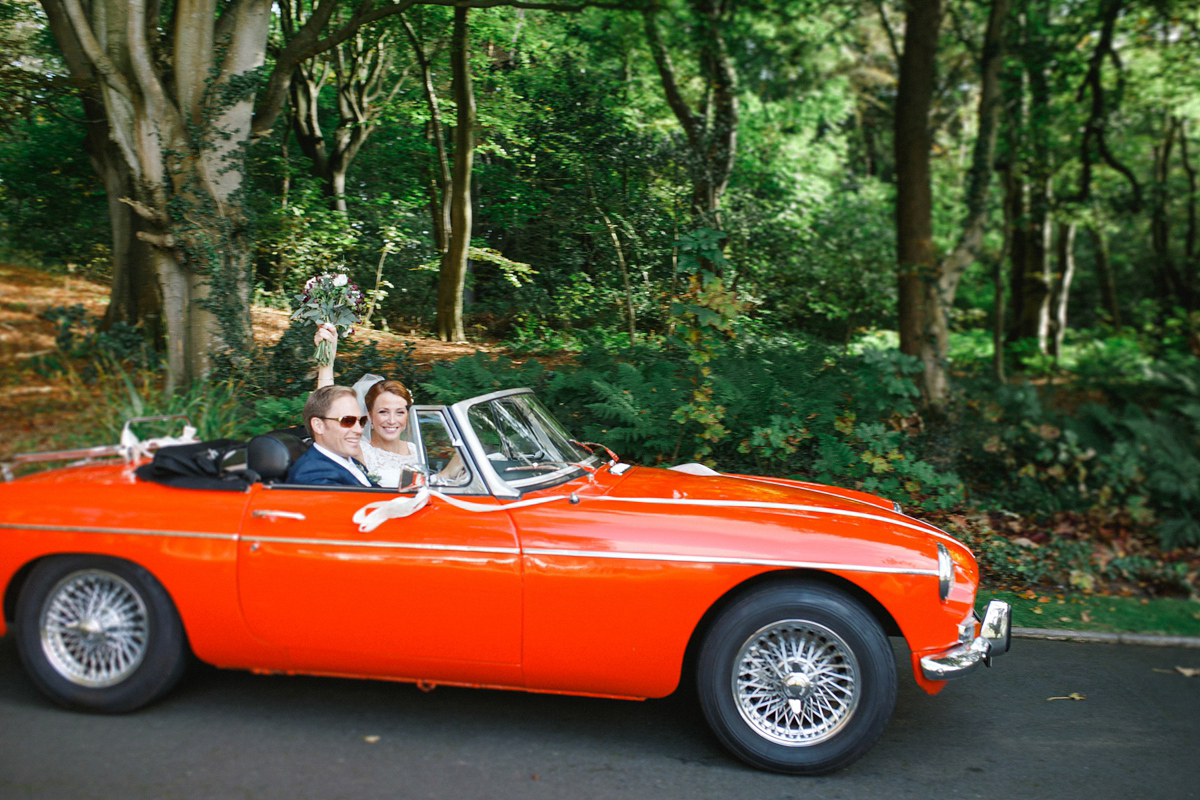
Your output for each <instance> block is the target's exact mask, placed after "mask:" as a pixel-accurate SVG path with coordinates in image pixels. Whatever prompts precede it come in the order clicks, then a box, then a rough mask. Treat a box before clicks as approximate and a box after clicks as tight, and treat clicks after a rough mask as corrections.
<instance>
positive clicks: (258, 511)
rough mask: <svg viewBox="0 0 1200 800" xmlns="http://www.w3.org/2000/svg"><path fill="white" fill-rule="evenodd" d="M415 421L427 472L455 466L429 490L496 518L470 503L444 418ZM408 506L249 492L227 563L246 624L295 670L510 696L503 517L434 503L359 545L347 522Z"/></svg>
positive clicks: (512, 614)
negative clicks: (477, 688)
mask: <svg viewBox="0 0 1200 800" xmlns="http://www.w3.org/2000/svg"><path fill="white" fill-rule="evenodd" d="M419 416H420V417H421V422H420V424H421V431H422V435H421V439H422V443H423V445H424V444H425V440H426V439H427V440H428V441H429V443H430V444H431V447H430V451H432V445H433V443H435V442H437V443H440V444H439V446H440V447H441V449H440V450H439V457H438V459H435V461H434V464H435V466H436V464H437V463H438V461H439V460H440V461H441V462H448V461H450V460H451V459H452V458H453V456H454V455H455V454H456V453H457V454H458V455H459V456H460V460H461V462H462V463H461V465H460V466H461V469H459V468H458V466H459V465H456V469H455V474H454V475H453V476H451V477H445V476H438V475H437V474H435V475H433V476H431V477H430V482H431V483H433V484H435V488H438V489H439V490H441V491H445V492H448V493H457V494H466V495H468V497H469V499H470V501H471V502H473V503H480V504H497V505H498V503H497V501H496V500H495V499H494V498H493V497H491V496H490V495H482V494H478V493H477V492H478V491H479V486H480V485H481V484H480V482H479V481H477V480H475V475H474V472H475V470H474V467H473V464H472V463H471V461H470V459H469V457H468V455H467V453H466V452H465V450H463V449H462V448H461V440H459V438H458V437H457V436H455V435H454V434H453V428H452V427H450V421H449V419H448V418H446V417H445V416H444V415H443V413H442V412H441V411H440V410H428V409H423V410H422V411H421V414H420V415H419ZM446 445H449V447H450V448H451V449H450V450H448V449H446ZM426 463H429V460H428V458H427V459H426ZM463 470H465V472H464V471H463ZM411 494H412V493H411V492H410V493H409V494H408V495H398V493H397V492H395V491H388V490H380V489H368V488H365V487H362V488H359V487H336V486H320V487H316V486H310V487H304V486H288V485H277V486H261V485H260V486H256V487H255V490H254V492H253V495H252V497H251V500H250V504H249V508H248V510H247V514H246V517H245V520H244V522H243V527H242V532H241V540H240V543H239V555H238V585H239V596H240V600H241V604H242V612H243V615H244V616H245V619H246V622H247V625H248V626H249V628H250V629H251V631H253V633H254V634H255V635H256V636H258V637H260V638H262V639H264V640H266V641H268V642H271V643H272V644H276V645H280V646H283V647H284V648H286V649H287V653H288V659H289V667H290V668H292V669H296V670H301V671H315V672H334V673H340V674H356V675H358V674H361V675H381V676H393V677H407V678H422V679H427V680H440V681H444V682H467V683H487V684H494V685H508V686H517V685H520V683H521V681H520V646H521V561H520V551H519V548H518V544H517V537H516V532H515V530H514V527H513V524H512V521H511V518H510V515H509V514H508V513H507V512H505V511H497V512H495V513H478V512H470V511H464V510H461V509H459V508H456V507H455V506H453V505H450V504H449V503H447V502H445V501H443V500H441V499H439V498H436V497H434V498H431V499H430V501H429V503H428V504H427V505H426V506H425V507H424V508H422V509H420V510H419V511H417V512H416V513H414V514H412V515H411V516H408V517H404V518H398V519H390V520H387V521H385V522H384V523H382V524H381V525H379V527H377V528H375V529H374V530H372V531H369V532H364V531H361V530H360V529H359V526H358V525H357V524H356V523H355V522H353V519H352V518H353V516H354V513H355V511H357V510H358V509H359V508H361V507H362V506H364V505H366V504H368V503H372V502H376V501H386V500H389V499H391V498H394V497H397V496H411Z"/></svg>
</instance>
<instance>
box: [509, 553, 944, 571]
mask: <svg viewBox="0 0 1200 800" xmlns="http://www.w3.org/2000/svg"><path fill="white" fill-rule="evenodd" d="M525 555H527V556H566V557H569V558H615V559H626V560H631V561H669V562H672V563H684V564H745V565H748V566H758V567H793V568H796V569H830V570H844V571H846V572H879V573H884V574H889V575H930V576H934V577H936V576H937V571H936V570H932V569H918V568H915V567H912V568H909V567H872V566H863V565H861V564H832V563H829V562H825V561H781V560H778V559H773V558H742V557H738V556H687V555H679V554H675V553H625V552H614V551H610V550H560V549H556V548H546V547H529V548H526V549H525Z"/></svg>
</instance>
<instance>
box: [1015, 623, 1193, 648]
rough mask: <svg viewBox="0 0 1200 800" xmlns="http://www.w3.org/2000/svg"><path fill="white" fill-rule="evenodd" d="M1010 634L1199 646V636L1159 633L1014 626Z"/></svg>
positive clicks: (1112, 642) (1075, 640)
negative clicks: (1105, 631)
mask: <svg viewBox="0 0 1200 800" xmlns="http://www.w3.org/2000/svg"><path fill="white" fill-rule="evenodd" d="M1012 634H1013V636H1014V637H1016V638H1019V639H1048V640H1051V641H1057V642H1092V643H1097V644H1140V645H1145V646H1150V647H1191V648H1200V636H1169V635H1166V634H1160V633H1104V632H1101V631H1068V630H1059V629H1055V628H1017V627H1014V628H1013V629H1012Z"/></svg>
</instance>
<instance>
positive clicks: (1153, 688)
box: [0, 635, 1200, 800]
mask: <svg viewBox="0 0 1200 800" xmlns="http://www.w3.org/2000/svg"><path fill="white" fill-rule="evenodd" d="M898 656H899V658H901V659H903V661H901V664H902V665H903V667H902V669H903V670H904V671H902V673H901V680H900V697H899V700H898V702H897V706H896V713H895V716H894V717H893V719H892V721H891V724H890V725H889V726H888V728H887V730H886V731H885V732H884V734H883V737H882V738H881V739H880V741H879V743H878V744H877V745H876V746H875V748H874V749H873V750H872V751H870V752H869V753H868V754H867V755H866V756H865V757H864V758H863V759H861V760H860V761H858V762H857V763H855V764H854V765H852V766H851V767H849V768H848V769H845V770H843V771H842V772H839V773H836V774H834V775H830V776H826V777H821V778H794V777H787V776H782V775H773V774H768V773H764V772H758V771H756V770H753V769H750V768H747V767H744V766H743V765H742V764H741V763H740V762H737V761H735V760H734V759H732V758H731V757H730V756H728V755H726V753H725V752H724V750H722V749H721V747H720V746H719V745H718V744H717V742H716V741H715V740H714V739H713V737H712V736H711V735H710V734H709V732H708V730H707V728H706V726H705V724H704V721H703V719H702V718H701V716H700V714H699V712H698V711H697V710H696V709H695V708H693V706H692V704H691V703H690V702H689V701H688V700H687V698H686V697H684V696H679V697H672V698H668V699H666V700H657V701H648V702H645V703H630V702H624V701H615V700H593V699H584V698H573V697H555V696H549V695H531V694H522V693H518V692H498V691H472V690H465V689H449V688H438V689H436V690H434V691H433V692H430V693H424V692H421V691H420V690H418V689H417V688H416V687H414V686H410V685H406V684H389V683H381V682H366V681H353V680H337V679H327V678H303V677H277V676H271V677H266V676H256V675H251V674H248V673H243V672H226V671H221V670H215V669H211V668H207V667H203V666H197V667H196V668H195V669H193V670H192V671H191V672H190V674H189V675H188V676H187V677H186V678H185V679H184V682H183V683H182V685H181V686H180V687H179V688H178V689H176V690H175V691H174V692H173V693H172V694H171V695H170V696H168V697H167V698H166V699H165V700H164V701H163V702H160V703H158V704H156V705H154V706H152V707H150V708H147V709H145V710H143V711H141V712H138V713H136V714H131V715H127V716H115V717H105V716H92V715H87V714H78V713H73V712H68V711H63V710H60V709H58V708H56V707H54V706H52V705H50V704H49V703H48V702H47V701H46V700H44V699H43V698H42V696H41V695H40V694H38V693H37V691H36V690H35V689H34V688H33V686H32V685H31V684H30V683H29V681H28V680H27V679H26V678H25V676H24V674H23V673H22V672H21V669H20V665H19V663H18V660H17V655H16V650H15V647H14V644H13V638H12V636H11V635H10V636H7V637H4V638H0V798H3V800H17V798H47V799H52V800H64V799H66V798H70V799H71V800H87V799H88V798H104V800H110V799H111V800H116V799H118V798H119V799H120V800H126V799H128V800H135V799H136V798H155V800H158V799H160V798H161V799H164V800H165V799H166V798H206V799H207V798H255V799H256V800H257V799H259V798H263V799H268V798H283V799H284V800H303V799H304V798H320V799H321V800H334V799H335V798H356V799H357V798H426V797H429V798H454V800H472V799H473V798H481V799H483V798H486V799H487V800H493V799H495V798H570V799H571V800H577V799H579V800H582V799H584V798H653V799H654V800H668V799H669V798H688V800H692V799H693V798H696V799H699V798H721V800H728V799H729V798H754V800H768V799H771V798H777V799H778V800H783V799H784V798H801V797H820V798H822V800H836V799H838V798H887V800H901V798H921V799H922V800H927V799H928V798H936V799H937V800H943V798H1023V799H1024V798H1056V800H1057V799H1058V798H1083V799H1084V800H1103V798H1120V800H1128V798H1170V799H1171V800H1179V799H1180V798H1200V677H1193V678H1187V677H1184V676H1183V675H1181V674H1179V673H1178V672H1173V670H1174V668H1175V667H1176V666H1185V667H1200V651H1197V650H1184V649H1171V648H1159V647H1134V646H1119V645H1100V644H1078V643H1069V642H1043V641H1016V642H1015V643H1014V648H1013V651H1012V652H1011V653H1010V654H1008V655H1006V656H1004V657H1003V658H1002V659H999V660H998V661H997V662H996V666H995V667H994V668H993V669H991V670H986V671H982V672H979V673H976V674H975V675H972V676H969V677H968V678H966V679H963V680H961V681H958V682H955V683H951V684H950V685H949V686H947V688H946V689H945V690H944V691H943V692H942V693H941V694H940V695H938V696H936V697H928V696H926V695H925V694H924V693H923V692H921V691H920V690H919V689H918V688H917V687H916V686H915V684H914V682H913V680H912V678H911V675H910V674H909V673H908V672H907V656H906V654H905V653H903V652H900V653H898ZM1162 670H1166V671H1165V672H1164V671H1162ZM1073 692H1074V693H1079V694H1081V695H1085V696H1086V698H1087V699H1085V700H1078V701H1075V700H1048V699H1047V698H1050V697H1055V696H1067V695H1070V694H1071V693H1073ZM373 737H378V739H377V740H374V741H371V740H370V739H371V738H373Z"/></svg>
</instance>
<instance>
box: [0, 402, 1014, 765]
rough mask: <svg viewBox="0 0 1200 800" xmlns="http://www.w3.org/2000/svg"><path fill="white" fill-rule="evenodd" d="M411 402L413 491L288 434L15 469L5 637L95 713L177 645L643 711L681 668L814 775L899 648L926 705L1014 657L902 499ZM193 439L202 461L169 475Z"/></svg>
mask: <svg viewBox="0 0 1200 800" xmlns="http://www.w3.org/2000/svg"><path fill="white" fill-rule="evenodd" d="M414 412H415V413H414V414H412V415H411V416H412V424H413V425H415V426H416V427H417V431H416V432H415V433H416V435H415V437H414V438H415V441H416V442H418V443H419V449H420V450H421V451H422V453H421V456H422V463H423V464H424V469H423V470H422V471H421V472H419V473H417V474H416V480H414V481H413V485H412V486H409V487H407V488H403V489H400V490H396V489H379V488H367V487H361V488H360V487H353V488H352V487H330V486H319V487H318V486H300V485H290V484H288V483H286V482H284V480H283V479H284V476H285V475H286V473H287V468H288V465H289V464H290V463H292V461H294V459H296V458H297V457H298V456H299V455H300V454H301V453H302V452H303V450H304V447H305V446H306V443H305V442H304V441H303V439H302V438H300V437H297V436H294V435H289V434H287V433H280V432H272V433H269V434H263V435H261V436H257V437H255V438H254V439H252V440H251V441H250V442H249V443H248V444H246V443H243V445H242V446H241V447H234V446H231V445H228V444H227V443H212V447H209V448H205V447H200V448H197V446H195V445H192V446H183V447H162V448H160V449H159V450H158V451H157V452H156V453H155V454H154V459H153V460H149V459H148V456H147V455H146V453H145V451H144V448H140V447H139V446H137V445H136V444H131V443H130V442H126V443H125V445H123V446H114V447H111V448H105V449H99V450H97V451H95V452H85V453H82V455H87V456H92V457H91V458H87V459H86V460H85V461H84V463H76V464H72V465H70V466H66V467H62V468H59V469H53V470H49V471H44V472H40V473H34V474H30V475H26V476H23V477H18V478H15V479H10V480H8V481H6V482H4V483H0V593H2V597H3V611H4V613H3V619H2V620H0V634H3V633H4V632H5V630H6V629H7V627H11V629H12V633H13V635H14V637H15V639H16V645H17V648H18V651H19V653H20V657H21V660H22V663H23V664H24V667H25V669H26V670H27V672H28V674H29V677H30V679H31V680H32V681H33V682H34V683H35V684H36V685H37V686H38V688H40V689H41V690H42V691H43V692H44V693H45V694H46V695H48V696H49V697H50V698H51V699H52V700H54V701H56V702H58V703H60V704H62V705H64V706H68V707H71V708H77V709H83V710H89V711H100V712H125V711H131V710H133V709H136V708H139V707H141V706H143V705H145V704H147V703H150V702H152V701H153V700H155V699H156V698H158V697H160V696H162V695H163V694H164V693H165V692H167V691H168V690H170V689H171V687H172V686H173V685H174V684H175V682H176V681H177V680H178V678H179V677H180V675H181V673H182V672H183V669H184V667H185V665H186V663H187V661H188V657H189V654H194V655H195V656H196V657H198V658H199V659H201V660H203V661H205V662H207V663H209V664H214V665H217V666H220V667H230V668H235V669H248V670H255V671H262V672H280V673H288V674H293V673H304V674H310V675H339V676H354V677H364V678H381V679H387V680H400V681H413V682H419V683H421V684H423V685H426V686H428V685H436V684H445V685H454V686H478V687H496V688H507V689H521V690H526V691H533V692H557V693H564V694H577V695H594V696H601V697H621V698H630V699H640V698H648V697H663V696H665V695H667V694H670V693H672V692H674V691H675V690H676V689H677V688H678V687H680V685H681V684H685V683H686V684H693V685H694V686H695V690H696V694H697V695H698V698H699V702H700V704H701V706H702V708H703V712H704V714H705V716H706V718H707V719H708V721H709V723H710V724H711V726H712V729H713V731H714V733H715V734H716V736H717V738H719V739H720V741H721V742H722V743H724V745H726V746H727V747H728V748H729V749H730V750H731V751H732V752H733V753H734V754H736V755H737V756H738V757H740V758H742V759H743V760H745V761H746V762H748V763H750V764H753V765H755V766H757V767H761V768H764V769H768V770H776V771H779V772H790V773H798V774H815V773H822V772H829V771H832V770H835V769H838V768H840V767H843V766H845V765H846V764H849V763H850V762H852V761H853V760H855V759H856V758H858V757H859V756H861V755H862V754H863V753H864V752H866V751H867V750H868V749H869V748H870V747H871V746H872V744H873V743H874V742H875V741H876V739H877V738H878V737H879V735H880V733H881V732H882V731H883V729H884V727H885V725H886V724H887V721H888V719H889V717H890V716H891V714H892V709H893V705H894V703H895V697H896V686H897V667H896V659H895V655H894V652H893V649H892V647H891V644H890V642H889V639H888V637H889V636H902V637H903V638H904V640H905V642H906V643H907V645H908V649H909V651H910V652H911V654H912V655H911V658H912V670H913V674H914V676H915V678H916V681H917V683H919V684H920V685H921V687H923V688H924V689H925V690H926V691H927V692H929V693H930V694H934V693H936V692H937V691H938V690H939V689H941V688H942V686H943V685H944V683H945V681H947V680H949V679H952V678H957V677H959V676H962V675H965V674H967V673H969V672H971V671H973V670H974V669H976V668H977V667H979V666H980V665H983V664H989V663H990V660H991V658H992V657H994V656H996V655H999V654H1002V653H1004V652H1005V651H1006V650H1007V649H1008V647H1009V636H1010V624H1011V623H1010V613H1009V608H1008V606H1007V605H1005V604H1003V603H999V602H993V603H992V604H991V605H990V606H989V607H988V609H987V611H986V613H985V614H984V618H983V619H980V618H979V617H978V616H977V615H976V613H975V610H974V605H973V604H974V601H975V591H976V587H977V584H978V579H979V572H978V568H977V566H976V562H975V559H974V557H973V556H972V555H971V553H970V552H969V551H968V550H967V549H966V548H965V547H963V546H962V545H961V544H960V543H958V542H957V541H955V540H954V539H953V538H951V537H950V536H948V535H946V534H945V533H942V532H941V531H939V530H938V529H937V528H935V527H933V526H931V525H928V524H926V523H924V522H921V521H919V520H916V519H913V518H912V517H909V516H906V515H905V514H904V513H902V512H901V510H900V508H899V506H897V505H895V504H893V503H892V502H890V501H887V500H883V499H881V498H879V497H875V496H872V495H868V494H865V493H862V492H857V491H851V490H846V489H837V488H833V487H829V486H820V485H815V484H810V483H803V482H799V481H793V480H784V479H779V478H759V477H750V476H745V475H729V474H720V473H717V472H714V471H713V470H711V469H708V468H706V467H703V466H700V465H685V466H683V467H677V468H674V469H653V468H648V467H641V466H634V465H630V464H626V463H622V462H620V461H619V460H618V459H617V458H616V457H615V456H614V455H613V454H611V453H609V452H608V451H607V450H605V449H604V448H602V447H599V446H594V445H591V446H589V445H583V444H580V443H578V442H576V441H574V440H572V439H571V438H570V436H569V435H568V434H567V433H566V431H564V430H563V428H562V426H561V425H560V424H559V423H558V422H557V421H555V419H554V418H553V416H551V414H550V413H549V412H548V411H547V410H546V409H545V407H544V406H542V405H541V404H540V403H539V402H538V401H537V400H536V399H535V398H534V397H533V395H532V393H531V392H530V391H529V390H525V389H516V390H510V391H502V392H496V393H493V394H489V395H486V396H483V397H476V398H473V399H470V400H465V401H463V402H460V403H457V404H455V405H452V406H446V407H441V406H417V407H415V408H414ZM123 438H125V437H123ZM198 449H199V450H200V451H203V452H201V453H200V454H199V456H200V457H199V461H200V462H203V461H204V456H205V454H207V457H208V459H209V463H208V466H209V473H210V474H209V475H208V476H202V477H195V478H188V479H184V480H176V479H172V477H171V476H172V473H171V471H170V470H169V469H166V468H165V467H166V466H167V465H168V462H170V461H172V460H174V462H176V463H178V462H179V461H180V460H181V459H183V458H185V457H191V458H193V459H195V458H197V453H196V451H197V450H198ZM226 451H228V452H226ZM122 454H123V455H124V456H125V458H121V457H120V455H122ZM64 455H71V454H64V453H59V454H54V457H62V456H64ZM106 455H107V456H109V457H107V458H104V457H99V458H97V457H95V456H106ZM213 456H219V457H218V458H216V459H215V461H219V462H222V463H215V461H214V459H213ZM19 460H22V459H19ZM23 460H36V457H27V458H25V459H23ZM160 467H162V469H160ZM4 471H5V474H6V477H8V478H11V477H12V471H13V470H12V465H11V464H10V465H6V466H5V469H4ZM422 473H423V474H422Z"/></svg>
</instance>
